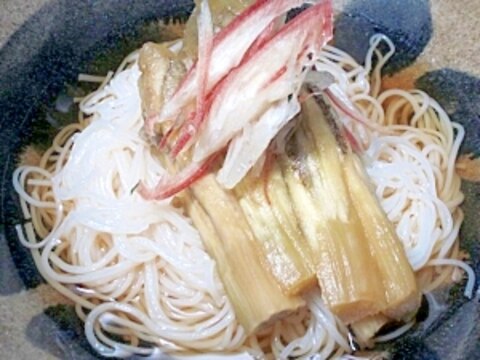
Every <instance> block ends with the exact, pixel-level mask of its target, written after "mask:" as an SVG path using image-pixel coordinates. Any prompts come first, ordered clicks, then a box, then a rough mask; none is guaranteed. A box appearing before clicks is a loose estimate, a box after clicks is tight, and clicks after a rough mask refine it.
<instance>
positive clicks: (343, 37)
mask: <svg viewBox="0 0 480 360" xmlns="http://www.w3.org/2000/svg"><path fill="white" fill-rule="evenodd" d="M376 33H383V34H385V35H387V36H388V37H389V38H390V39H391V40H392V41H393V43H394V44H395V47H396V48H397V50H398V51H397V52H396V53H395V55H394V56H393V57H392V59H391V60H390V61H389V62H388V64H387V65H386V66H385V68H384V71H385V73H387V74H391V73H394V72H396V71H398V70H400V69H403V68H405V67H407V66H408V65H410V64H411V63H413V62H414V61H415V59H416V58H417V57H418V56H419V55H420V53H421V52H422V51H423V49H424V48H425V46H426V45H427V44H428V42H429V40H430V37H431V35H432V18H431V14H430V3H429V1H428V0H403V1H396V0H395V1H392V0H352V1H350V2H349V3H348V4H347V5H346V6H345V8H344V9H343V11H342V12H341V13H340V15H339V16H338V17H337V19H336V21H335V37H334V41H335V46H337V47H338V48H340V49H342V50H345V51H348V53H349V54H350V55H352V56H353V58H354V59H355V60H356V61H357V62H359V63H360V64H363V62H364V60H365V55H366V53H367V50H368V48H369V41H370V38H371V37H372V35H374V34H376Z"/></svg>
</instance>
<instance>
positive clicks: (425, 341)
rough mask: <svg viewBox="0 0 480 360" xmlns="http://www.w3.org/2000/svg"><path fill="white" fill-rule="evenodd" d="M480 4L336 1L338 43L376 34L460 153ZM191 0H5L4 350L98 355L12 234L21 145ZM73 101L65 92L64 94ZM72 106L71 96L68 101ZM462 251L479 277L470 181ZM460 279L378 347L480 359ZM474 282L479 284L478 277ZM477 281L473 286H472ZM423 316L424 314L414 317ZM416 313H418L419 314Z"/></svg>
mask: <svg viewBox="0 0 480 360" xmlns="http://www.w3.org/2000/svg"><path fill="white" fill-rule="evenodd" d="M479 5H480V4H479V3H478V1H472V0H457V1H455V0H431V1H427V0H402V1H401V0H350V1H348V0H347V1H335V9H336V10H337V13H338V14H337V17H336V22H335V27H336V30H335V43H336V45H337V46H338V47H340V48H343V49H345V50H347V51H349V52H350V53H351V54H352V55H353V56H354V57H355V58H356V59H357V60H358V61H360V62H361V61H362V59H363V57H364V54H365V52H366V49H367V47H368V39H369V37H370V36H371V35H372V34H374V33H375V32H383V33H385V34H387V35H388V36H390V37H391V39H392V40H393V41H394V42H395V45H396V46H397V49H398V52H397V55H395V57H394V58H393V61H391V62H390V64H389V65H388V67H387V68H386V69H385V70H386V73H387V74H388V75H389V76H390V79H389V81H392V82H395V81H397V82H399V81H410V82H413V83H415V84H416V86H417V87H419V88H421V89H423V90H425V91H427V92H428V93H429V94H431V95H432V96H433V97H434V98H436V99H437V100H438V101H439V102H440V103H441V105H442V106H443V107H444V108H445V109H446V111H447V112H448V113H449V114H450V116H451V118H452V119H453V120H454V121H457V122H460V123H461V124H463V125H464V126H465V128H466V133H467V136H466V140H465V143H464V145H463V146H462V149H461V152H462V153H471V152H473V153H474V154H476V156H480V80H479V75H480V41H479V39H480V20H479V19H480V6H479ZM191 9H192V3H191V2H189V1H186V0H175V1H173V0H172V1H167V0H155V1H154V0H142V1H140V0H96V1H90V0H88V1H73V0H35V1H29V0H2V1H1V4H0V45H1V48H0V148H1V152H0V174H1V178H0V180H1V193H0V211H1V216H0V220H1V224H0V358H1V359H36V360H41V359H52V358H53V359H55V358H59V359H96V358H98V356H97V355H96V354H95V353H94V352H93V351H92V349H91V348H90V347H89V345H88V343H87V342H86V340H85V339H84V335H83V326H82V324H81V322H80V321H79V320H78V319H77V318H76V316H75V314H74V310H73V307H72V305H71V303H70V302H69V301H68V300H66V299H64V298H63V297H62V296H60V295H58V294H57V293H56V292H55V291H53V290H52V289H51V288H49V286H48V285H46V284H45V282H44V281H43V280H42V278H41V277H40V275H39V274H38V272H37V271H36V269H35V267H34V265H33V262H32V259H31V256H30V254H29V251H28V250H26V249H24V248H23V247H22V246H21V245H20V244H19V243H18V240H17V237H16V234H15V230H14V225H15V224H17V223H20V222H21V221H22V219H21V212H20V210H19V204H18V202H17V199H16V196H15V193H14V190H13V188H12V185H11V176H12V171H13V169H14V167H15V164H16V161H17V157H18V154H19V152H20V151H21V149H22V147H24V146H25V145H27V144H29V143H32V142H33V143H36V144H41V143H44V142H45V141H48V139H49V138H50V137H51V135H52V134H54V133H55V132H56V131H57V130H58V127H59V126H61V124H62V121H63V120H62V119H61V118H60V119H59V118H55V119H54V120H56V121H52V117H51V116H49V115H50V111H51V109H52V106H53V105H52V104H54V103H55V101H57V102H58V101H59V99H62V97H64V96H65V92H66V88H68V86H70V85H74V84H75V78H76V75H77V74H78V73H80V72H86V71H90V72H97V73H100V74H101V73H105V72H106V71H107V70H108V69H109V68H114V67H115V66H116V65H117V64H118V63H119V61H120V60H121V58H122V57H123V56H125V55H126V54H127V53H128V52H129V51H131V50H133V49H135V48H137V47H138V46H140V45H141V44H142V43H143V42H145V41H147V40H158V39H159V36H161V37H164V38H165V37H168V36H171V35H172V34H158V32H157V29H158V27H157V26H156V25H152V24H156V21H157V20H158V19H170V20H172V19H174V20H176V21H181V20H182V19H183V20H184V19H185V18H186V17H187V16H188V14H189V12H190V11H191ZM67 100H68V99H67ZM67 103H68V101H67ZM463 190H464V192H465V194H466V200H465V203H464V205H463V209H464V211H465V222H464V225H463V227H462V230H461V236H462V248H463V249H465V250H466V251H468V252H469V253H470V255H471V261H470V263H471V265H472V266H473V268H474V269H475V272H476V274H477V277H478V278H480V261H479V259H480V222H479V220H478V216H479V214H480V184H473V183H468V182H465V183H464V186H463ZM463 285H464V284H460V285H458V286H455V287H453V288H451V289H450V290H449V291H448V293H447V294H444V296H445V297H446V298H447V300H446V301H447V304H448V309H447V310H445V311H444V312H443V313H442V314H440V316H439V317H438V318H437V319H436V321H435V322H434V323H433V324H432V325H430V326H429V327H425V326H424V324H423V323H422V322H421V321H420V322H419V324H418V325H417V326H416V327H415V329H414V330H413V331H411V332H409V333H408V334H407V335H406V336H404V337H403V338H401V339H399V340H397V341H396V342H394V343H392V344H387V345H385V349H387V351H388V352H389V353H390V355H391V357H392V358H394V359H432V360H434V359H445V360H456V359H480V305H479V303H478V301H479V299H478V296H477V297H476V298H474V299H472V300H467V299H465V298H464V297H463V296H462V291H459V290H461V289H462V288H463ZM477 286H478V281H477ZM477 286H476V288H477ZM420 317H421V316H420ZM419 320H422V319H421V318H420V319H419Z"/></svg>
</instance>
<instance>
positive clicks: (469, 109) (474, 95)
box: [416, 69, 480, 156]
mask: <svg viewBox="0 0 480 360" xmlns="http://www.w3.org/2000/svg"><path fill="white" fill-rule="evenodd" d="M416 86H417V87H418V88H419V89H422V90H424V91H425V92H427V93H428V94H430V96H432V97H433V98H434V99H436V100H437V101H438V103H439V104H440V105H441V106H442V107H443V108H444V109H445V111H446V112H447V113H448V115H449V116H450V118H451V119H452V120H453V121H455V122H458V123H459V124H461V125H463V126H464V127H465V140H464V142H463V144H462V148H461V152H462V153H474V154H476V155H477V156H480V79H479V78H477V77H475V76H472V75H469V74H467V73H464V72H461V71H457V70H454V69H441V70H436V71H432V72H428V73H426V74H425V75H423V76H422V77H420V78H419V79H418V80H417V82H416Z"/></svg>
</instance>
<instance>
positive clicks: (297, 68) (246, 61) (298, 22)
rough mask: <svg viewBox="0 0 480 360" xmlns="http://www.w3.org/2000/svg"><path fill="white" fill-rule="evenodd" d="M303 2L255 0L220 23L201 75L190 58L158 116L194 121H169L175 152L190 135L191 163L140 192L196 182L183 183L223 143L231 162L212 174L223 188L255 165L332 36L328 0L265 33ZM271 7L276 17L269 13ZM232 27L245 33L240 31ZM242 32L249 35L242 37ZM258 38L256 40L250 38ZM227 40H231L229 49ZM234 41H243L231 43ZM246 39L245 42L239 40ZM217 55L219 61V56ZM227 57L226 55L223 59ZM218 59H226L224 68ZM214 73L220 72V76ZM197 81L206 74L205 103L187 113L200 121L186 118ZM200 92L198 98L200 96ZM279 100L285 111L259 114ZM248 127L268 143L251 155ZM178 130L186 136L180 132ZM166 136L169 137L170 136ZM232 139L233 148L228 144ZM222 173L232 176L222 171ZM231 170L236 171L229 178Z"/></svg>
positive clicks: (161, 193) (158, 192) (159, 192)
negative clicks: (175, 133)
mask: <svg viewBox="0 0 480 360" xmlns="http://www.w3.org/2000/svg"><path fill="white" fill-rule="evenodd" d="M287 3H288V5H287ZM302 3H303V1H288V2H285V1H257V2H256V3H255V4H254V5H252V7H250V8H248V9H247V10H246V11H245V12H244V13H242V14H241V15H239V17H238V18H236V19H235V20H233V21H232V23H231V24H230V25H229V26H227V28H225V29H226V30H225V31H222V32H220V33H218V34H217V35H216V36H215V38H214V40H213V47H212V53H211V55H210V61H209V62H208V63H209V68H208V74H207V75H206V76H197V72H199V73H200V74H201V71H202V69H200V68H199V67H198V66H197V65H199V64H200V62H197V64H196V65H194V66H193V67H192V69H191V70H190V71H189V73H188V74H187V75H186V77H185V79H184V80H183V82H182V84H181V85H180V87H179V90H178V91H177V92H176V93H175V94H174V95H173V97H172V99H171V100H170V101H169V102H167V103H166V105H165V106H164V108H163V110H162V115H161V118H160V121H162V117H163V118H165V117H167V118H168V116H170V115H175V116H178V115H177V114H178V113H179V112H180V111H186V112H187V116H185V114H183V115H184V116H178V119H180V118H185V117H186V118H189V119H190V120H192V119H195V120H194V121H193V123H192V122H191V121H187V122H186V124H183V125H184V126H185V125H186V128H185V127H184V128H182V127H181V126H178V124H175V123H174V125H173V126H174V127H175V128H179V130H178V133H179V134H180V136H181V137H180V139H177V142H176V144H175V149H174V150H175V154H178V153H179V152H180V151H181V150H182V149H183V148H184V147H185V145H186V143H187V142H188V141H189V140H190V139H191V138H193V142H194V143H195V147H194V150H193V159H192V160H193V161H192V163H191V164H190V166H188V167H187V168H186V169H184V170H180V172H179V173H177V174H176V175H174V176H173V177H172V178H171V179H169V180H162V181H161V183H159V185H158V186H157V187H156V189H155V190H154V191H146V189H144V191H143V193H144V196H145V195H147V197H148V198H155V199H162V198H165V197H166V194H168V195H170V196H171V195H173V194H174V191H175V192H178V191H181V190H183V189H184V188H186V187H188V186H189V185H190V184H191V183H192V182H193V181H195V180H196V179H193V180H192V181H190V179H189V178H188V175H189V174H195V176H196V178H198V177H199V173H206V172H207V171H208V166H205V162H209V161H210V159H211V158H212V156H213V155H214V154H216V153H218V152H223V151H224V149H225V148H227V158H228V159H235V161H230V162H226V163H224V166H223V168H222V170H221V173H220V176H219V178H218V179H219V180H220V182H221V184H222V185H224V186H225V187H228V188H232V187H234V186H235V185H236V183H238V181H240V180H241V179H242V178H243V176H244V175H245V174H246V173H247V172H248V170H249V169H250V168H251V167H252V166H253V165H254V163H255V161H256V160H257V159H258V158H259V157H260V156H261V154H262V153H263V151H264V150H265V149H266V147H267V146H268V144H269V142H270V140H271V139H272V138H273V137H274V136H275V135H276V134H277V132H278V131H279V130H280V128H281V127H282V126H283V125H285V124H286V123H287V122H288V120H290V119H291V118H293V117H294V116H295V115H296V113H298V111H299V106H298V101H297V96H298V92H299V90H300V87H301V84H302V83H303V80H304V76H305V74H306V73H307V72H308V69H309V68H310V67H311V66H312V65H313V62H314V59H315V57H316V54H317V53H318V52H319V51H320V50H321V48H322V47H323V46H324V45H325V43H326V42H327V41H328V40H330V38H331V37H332V8H331V2H330V1H322V2H321V3H318V4H316V5H313V6H311V7H310V8H308V9H307V10H305V11H303V12H302V13H300V14H299V15H297V16H296V17H295V18H294V19H293V20H291V21H290V22H288V23H286V24H285V25H283V26H281V27H280V29H278V31H276V32H275V31H273V30H272V29H275V26H273V25H272V22H273V21H275V20H276V19H277V18H278V16H279V15H282V14H283V13H284V12H286V11H287V10H289V9H290V8H292V7H294V6H295V5H300V4H302ZM266 9H269V10H270V12H268V11H267V12H266ZM272 12H273V14H275V15H272ZM252 18H253V19H255V20H253V19H252ZM254 22H262V23H264V26H259V25H258V24H253V23H254ZM232 24H233V25H232ZM246 24H250V25H248V26H247V25H246ZM250 27H252V28H250ZM199 29H200V27H199ZM239 29H243V30H245V31H246V35H245V34H243V33H242V32H241V31H240V30H239ZM252 29H258V31H255V37H254V36H252V35H251V34H252V32H253V30H252ZM243 30H242V31H243ZM265 31H266V32H270V33H273V35H272V36H271V37H269V38H268V36H266V35H265ZM200 36H201V35H200ZM244 37H246V38H248V41H246V40H245V39H244ZM258 38H261V39H262V40H261V41H256V40H257V39H258ZM229 42H234V44H235V46H233V44H229ZM239 43H240V44H243V45H238V44H239ZM246 43H248V46H247V45H245V44H246ZM231 46H233V47H236V46H240V47H241V48H243V50H242V51H233V50H232V52H233V53H232V52H230V53H229V52H228V51H229V50H228V49H230V47H231ZM219 48H222V49H224V50H223V51H225V53H223V54H222V53H218V54H217V55H216V51H218V49H219ZM251 49H254V50H251ZM226 54H228V55H226ZM219 56H220V57H221V58H222V59H223V60H222V59H220V60H219V59H218V57H219ZM227 57H228V59H225V58H227ZM231 57H236V59H235V60H233V59H230V58H231ZM203 63H207V62H203ZM225 64H229V66H226V65H225ZM235 66H236V67H235ZM219 69H223V70H222V71H220V70H219ZM203 70H205V69H203ZM220 73H221V75H219V74H220ZM201 78H203V79H207V80H206V81H207V82H208V84H203V85H204V86H205V89H206V91H207V92H208V91H210V92H209V93H208V95H207V97H206V99H205V101H204V102H202V103H203V104H204V106H205V108H202V109H195V110H193V111H196V112H200V113H202V114H203V116H201V118H199V117H197V116H192V115H191V113H192V103H191V102H192V101H191V100H192V99H193V97H195V96H197V95H198V85H199V84H198V83H197V82H196V81H195V80H196V79H201ZM200 96H202V95H201V94H200ZM182 99H183V100H182ZM187 104H188V106H186V108H185V109H183V110H182V109H181V107H182V106H184V105H187ZM280 104H283V105H280ZM279 105H280V107H281V108H282V107H283V108H285V107H287V108H288V107H290V111H288V109H285V110H283V111H277V113H278V116H277V117H274V116H264V114H265V113H268V110H269V109H270V108H272V107H278V106H279ZM173 109H175V110H173ZM262 118H263V119H264V120H265V119H266V120H265V121H267V120H268V123H266V124H265V126H258V122H261V121H262ZM202 123H203V124H202ZM255 124H256V125H255ZM254 125H255V126H254ZM192 126H193V128H192ZM200 126H202V128H201V129H199V131H198V134H196V132H197V128H198V127H200ZM252 126H253V127H254V128H255V127H256V128H258V129H263V131H265V137H267V140H266V141H263V142H262V143H263V145H262V148H258V146H257V149H256V150H255V152H254V153H255V155H254V156H253V155H252V153H251V151H250V150H251V147H252V144H251V142H250V141H248V140H249V139H248V137H249V136H250V135H249V132H248V131H245V132H243V130H244V129H246V128H249V127H252ZM167 133H168V132H167ZM185 134H187V136H186V137H182V136H184V135H185ZM170 136H172V135H171V134H170ZM232 140H233V141H234V143H235V146H234V147H231V148H232V149H229V144H230V142H232ZM263 147H264V148H265V149H263ZM228 152H230V155H228ZM232 152H235V156H232ZM234 166H235V167H237V166H238V167H239V168H241V169H242V171H241V172H238V171H232V169H231V168H232V167H234ZM222 174H223V175H222ZM229 174H232V175H231V176H229ZM233 175H235V176H234V177H232V176H233ZM200 176H201V175H200ZM177 179H181V180H182V181H181V183H182V184H183V185H185V186H183V185H182V186H179V184H178V183H179V181H178V180H177ZM162 182H163V184H165V186H168V184H171V185H172V184H176V185H175V186H174V187H175V189H173V190H174V191H172V189H165V187H164V186H162ZM172 186H173V185H172Z"/></svg>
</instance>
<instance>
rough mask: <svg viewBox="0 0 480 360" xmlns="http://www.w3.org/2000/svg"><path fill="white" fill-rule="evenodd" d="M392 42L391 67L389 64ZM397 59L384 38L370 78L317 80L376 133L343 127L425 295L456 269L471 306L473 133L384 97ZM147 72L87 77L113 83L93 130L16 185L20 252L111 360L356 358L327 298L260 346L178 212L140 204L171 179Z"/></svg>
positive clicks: (337, 59) (422, 106)
mask: <svg viewBox="0 0 480 360" xmlns="http://www.w3.org/2000/svg"><path fill="white" fill-rule="evenodd" d="M382 41H383V42H385V43H386V44H387V45H388V46H389V51H388V52H387V53H386V54H382V53H381V52H380V51H379V50H378V44H379V43H380V42H382ZM393 51H394V48H393V44H392V43H391V41H390V40H388V39H387V38H385V37H383V36H379V35H377V36H375V37H373V38H372V46H371V48H370V51H369V52H368V54H367V59H366V63H365V67H362V66H360V65H359V64H357V63H356V62H355V61H354V60H353V59H352V58H351V57H350V56H349V55H348V54H346V53H344V52H342V51H340V50H338V49H336V48H334V47H332V46H326V47H325V49H324V51H323V52H322V54H321V57H320V59H318V61H317V63H316V68H317V70H319V71H328V72H330V73H331V74H332V75H333V76H334V78H335V79H336V83H335V85H334V86H333V88H332V91H335V92H336V93H340V94H341V95H343V96H344V97H345V98H346V99H347V101H349V103H350V104H351V105H352V109H353V111H356V112H358V116H359V117H360V118H362V119H364V120H365V122H366V123H368V125H365V124H363V123H362V122H358V121H354V120H352V119H351V118H349V117H347V116H342V121H343V122H344V123H345V124H347V126H348V127H349V128H350V130H351V131H352V132H353V133H354V134H356V136H357V137H358V140H359V142H360V143H361V145H362V147H363V148H364V149H365V152H364V160H365V164H366V168H367V171H368V174H369V175H370V177H371V179H372V181H373V184H374V185H375V189H376V194H377V196H378V198H379V199H380V201H381V204H382V206H383V208H384V210H385V211H386V213H387V215H388V217H389V219H390V220H391V221H392V222H393V223H394V224H395V226H396V229H397V233H398V235H399V237H400V239H401V240H402V242H403V245H404V247H405V251H406V253H407V256H408V259H409V261H410V263H411V265H412V267H413V269H414V270H416V271H417V278H418V280H419V283H420V286H421V288H422V289H423V291H425V292H427V291H431V290H433V289H434V288H436V287H438V286H440V285H441V284H442V283H444V282H445V280H446V279H447V278H449V277H450V278H451V277H452V276H453V275H454V274H455V273H454V272H453V271H452V266H453V267H462V268H464V269H465V270H466V271H467V273H468V275H469V280H468V285H467V287H466V295H467V296H471V295H472V291H473V281H474V279H473V278H474V275H473V273H471V269H470V268H469V267H468V265H466V264H465V263H464V262H462V261H461V253H460V251H459V247H458V231H459V228H460V225H461V222H462V220H463V214H462V211H461V209H460V208H459V205H460V204H461V202H462V200H463V194H462V192H461V191H460V178H459V177H458V176H457V175H456V174H455V171H454V165H455V159H456V156H457V152H458V148H459V145H460V143H461V141H462V139H463V134H464V132H463V128H462V127H461V126H460V125H458V124H456V123H453V122H451V121H450V120H449V118H448V116H447V114H446V113H445V111H444V110H443V109H442V108H441V107H440V106H439V105H438V103H437V102H436V101H435V100H433V99H432V98H430V97H429V96H428V95H427V94H425V93H423V92H421V91H418V90H413V91H405V90H387V91H383V92H381V90H380V89H381V77H380V76H381V68H382V66H383V65H384V63H385V62H386V61H387V60H388V58H389V57H390V56H391V55H392V54H393ZM137 60H138V54H137V53H133V54H131V55H129V56H128V57H127V58H126V60H125V61H124V62H123V63H122V65H121V66H120V68H119V69H118V71H117V72H116V73H115V75H114V76H113V74H110V75H109V76H108V77H107V78H105V79H102V78H99V77H91V76H82V79H83V80H86V81H93V82H101V81H103V83H102V84H101V86H100V88H99V89H98V90H97V91H95V92H94V93H92V94H90V95H88V96H87V97H86V98H84V99H82V101H81V102H80V110H81V111H80V117H79V122H78V123H75V124H72V125H69V126H67V127H65V128H64V129H62V130H61V131H60V133H59V134H58V135H57V137H56V138H55V140H54V141H53V144H52V146H51V147H50V148H49V149H48V150H47V151H46V152H45V153H44V154H43V156H42V159H41V162H40V164H37V165H36V166H31V165H22V166H20V167H18V168H17V170H16V171H15V173H14V176H13V178H14V179H13V181H14V186H15V189H16V191H17V192H18V194H19V195H20V201H21V207H22V211H23V213H24V217H25V219H26V223H25V225H24V226H21V225H19V226H17V232H18V235H19V238H20V241H21V242H22V244H23V245H25V246H27V247H29V248H30V249H31V252H32V256H33V258H34V260H35V263H36V265H37V268H38V270H39V271H40V273H41V275H42V276H43V277H44V278H45V279H46V280H47V281H48V283H49V284H51V285H52V286H53V287H54V288H55V289H56V290H58V291H59V292H61V293H62V294H64V295H65V296H67V297H68V298H70V299H71V300H72V301H73V302H74V303H75V304H76V310H77V313H78V315H79V317H80V318H81V319H82V320H83V321H84V322H85V333H86V336H87V339H88V341H89V343H90V344H91V345H92V346H93V347H94V348H95V349H96V350H97V351H98V352H99V353H100V354H101V355H103V356H110V357H126V356H129V355H132V354H138V355H144V356H150V357H152V358H161V357H162V354H165V353H168V354H176V355H178V356H180V357H179V358H184V357H181V356H190V355H191V354H192V353H194V352H206V353H210V355H208V356H207V357H206V358H209V359H214V358H215V357H213V355H212V354H214V353H215V354H217V355H221V356H222V357H225V358H228V357H229V356H231V358H232V359H244V358H245V359H247V358H251V356H256V357H259V358H263V357H267V358H272V357H274V358H280V359H287V358H291V357H295V358H298V357H307V356H312V355H315V354H316V356H318V358H328V357H340V356H342V355H343V354H345V353H348V352H349V351H350V346H349V341H348V337H347V335H348V330H347V329H346V327H345V326H344V325H343V324H341V322H340V321H339V320H337V319H336V318H335V316H334V315H333V314H332V313H331V312H330V311H329V310H328V308H327V307H326V306H325V305H324V304H323V302H322V300H321V296H320V292H319V290H318V289H317V290H314V291H312V292H310V293H309V294H307V295H306V296H305V297H306V300H307V304H308V305H307V307H306V308H304V309H301V310H300V311H299V312H298V313H296V314H294V315H291V316H290V317H288V318H286V319H284V320H282V321H281V322H277V323H275V324H274V325H273V326H271V327H269V328H267V329H265V330H262V331H261V332H260V333H258V334H255V335H254V336H250V337H248V338H247V337H246V336H245V333H244V331H243V329H242V328H241V326H239V325H238V323H237V321H236V319H235V314H234V312H233V310H232V307H231V305H230V303H229V301H228V299H227V297H226V295H225V293H224V291H223V288H222V284H221V282H220V281H219V278H218V275H217V274H216V268H215V263H214V261H213V260H212V258H211V257H210V256H209V255H208V253H207V252H206V251H205V249H204V246H203V244H202V241H201V238H200V236H199V233H198V232H197V230H196V229H195V228H194V227H193V225H192V224H191V222H190V220H189V219H188V218H187V217H186V216H184V215H183V214H182V212H181V210H180V209H178V208H176V207H175V206H174V205H175V204H174V203H173V202H172V201H171V199H170V200H164V201H147V200H145V199H143V198H142V197H141V196H140V195H139V194H138V193H137V192H136V191H135V186H136V184H138V182H139V181H143V182H144V183H145V184H146V185H148V186H154V185H155V181H156V179H158V178H159V177H160V176H161V175H162V174H165V170H164V168H163V167H162V166H161V163H160V161H159V160H158V157H157V156H156V154H155V150H154V149H152V147H151V146H150V144H149V142H148V141H147V140H146V138H145V137H144V135H143V125H144V120H143V118H142V113H141V99H140V95H139V89H138V78H139V76H140V71H139V68H138V66H137ZM374 62H375V63H376V65H375V66H373V65H372V64H373V63H374ZM112 76H113V77H112ZM339 114H340V115H342V114H341V112H340V113H339ZM411 326H412V323H407V324H406V325H405V327H402V328H399V329H398V330H397V331H396V332H394V333H392V334H389V335H386V336H383V337H380V338H378V341H386V340H389V339H391V338H394V337H396V336H399V335H400V334H401V333H402V332H403V331H406V330H408V328H409V327H411ZM120 338H121V339H122V340H119V339H120ZM189 354H190V355H189ZM234 355H235V356H234Z"/></svg>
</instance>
